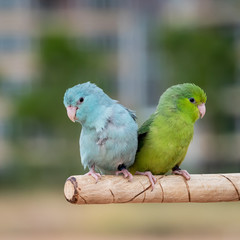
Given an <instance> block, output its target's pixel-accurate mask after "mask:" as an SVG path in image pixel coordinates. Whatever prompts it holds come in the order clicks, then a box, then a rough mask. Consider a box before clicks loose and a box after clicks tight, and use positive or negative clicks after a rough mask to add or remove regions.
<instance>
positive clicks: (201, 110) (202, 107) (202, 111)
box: [198, 103, 206, 118]
mask: <svg viewBox="0 0 240 240" xmlns="http://www.w3.org/2000/svg"><path fill="white" fill-rule="evenodd" d="M198 110H199V114H200V117H201V118H203V117H204V115H205V113H206V106H205V103H202V104H200V105H198Z"/></svg>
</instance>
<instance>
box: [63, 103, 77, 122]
mask: <svg viewBox="0 0 240 240" xmlns="http://www.w3.org/2000/svg"><path fill="white" fill-rule="evenodd" d="M66 109H67V115H68V117H69V119H70V120H71V121H73V122H75V120H76V111H77V109H78V107H72V106H68V107H66Z"/></svg>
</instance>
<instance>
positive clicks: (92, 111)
mask: <svg viewBox="0 0 240 240" xmlns="http://www.w3.org/2000/svg"><path fill="white" fill-rule="evenodd" d="M111 101H112V99H111V98H109V97H108V96H107V95H106V94H105V93H104V92H103V91H102V89H100V88H99V87H97V86H96V85H95V84H92V83H90V82H87V83H83V84H78V85H76V86H74V87H72V88H69V89H67V91H66V92H65V94H64V101H63V103H64V105H65V107H66V110H67V115H68V117H69V119H70V120H71V121H73V122H75V121H77V122H81V123H83V122H85V121H86V119H87V118H88V119H90V118H92V120H94V118H95V117H96V115H97V114H99V111H100V110H101V106H103V105H107V104H109V103H110V102H111Z"/></svg>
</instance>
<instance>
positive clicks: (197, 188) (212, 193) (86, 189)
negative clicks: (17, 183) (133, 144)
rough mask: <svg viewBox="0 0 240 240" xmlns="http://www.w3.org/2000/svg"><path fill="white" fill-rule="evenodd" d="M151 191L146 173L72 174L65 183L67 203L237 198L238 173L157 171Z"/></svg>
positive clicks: (208, 200) (168, 201)
mask: <svg viewBox="0 0 240 240" xmlns="http://www.w3.org/2000/svg"><path fill="white" fill-rule="evenodd" d="M155 177H156V178H157V183H156V185H155V189H154V190H153V191H151V186H150V184H149V180H148V178H147V177H146V176H134V178H133V180H132V182H128V180H127V179H124V178H123V176H111V175H109V176H102V178H101V179H100V180H99V182H98V183H96V182H95V180H94V179H93V177H91V176H71V177H69V178H68V179H67V181H66V183H65V186H64V194H65V197H66V199H67V201H69V202H70V203H75V204H106V203H173V202H175V203H177V202H178V203H180V202H223V201H224V202H230V201H240V173H232V174H202V175H200V174H192V175H191V180H189V181H186V180H185V179H184V178H183V177H181V176H177V175H169V176H162V175H157V176H155Z"/></svg>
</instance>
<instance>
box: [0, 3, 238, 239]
mask: <svg viewBox="0 0 240 240" xmlns="http://www.w3.org/2000/svg"><path fill="white" fill-rule="evenodd" d="M239 23H240V2H239V1H238V0H229V1H224V0H181V1H178V0H158V1H157V0H148V1H144V0H0V213H1V214H0V216H1V217H0V238H1V239H32V238H33V237H34V238H35V239H43V238H44V239H122V238H123V237H124V238H125V239H145V238H146V237H148V238H149V239H239V238H238V237H239V234H240V214H239V203H217V204H213V203H211V204H145V205H133V204H126V205H106V206H104V208H103V207H102V206H72V205H70V204H69V203H67V202H66V201H65V199H64V196H63V185H64V182H65V180H66V179H67V177H69V176H70V175H74V174H83V173H84V170H83V168H82V166H81V163H80V157H79V146H78V139H79V134H80V130H81V126H80V124H73V123H71V122H70V121H69V119H68V118H67V115H66V110H65V108H64V105H63V95H64V92H65V90H66V89H67V88H69V87H72V86H73V85H75V84H78V83H83V82H86V81H91V82H92V83H96V84H97V85H98V86H99V87H101V88H103V89H104V91H105V93H107V94H108V95H109V96H110V97H112V98H114V99H117V100H119V101H120V103H122V104H123V105H125V106H127V107H129V108H131V109H133V110H135V111H136V113H137V116H138V124H139V125H141V123H143V121H144V120H146V119H147V118H148V116H149V115H150V114H151V113H152V112H153V111H154V109H155V107H156V105H157V103H158V99H159V96H160V95H161V94H162V93H163V92H164V91H165V90H166V89H167V88H168V87H170V86H171V85H173V84H178V83H184V82H192V83H195V84H197V85H199V86H200V87H202V88H203V89H204V90H205V91H206V93H207V96H208V101H207V114H206V115H205V117H204V119H202V120H201V121H198V122H197V124H196V126H195V135H194V139H193V141H192V143H191V145H190V148H189V152H188V154H187V157H186V160H185V161H184V163H183V167H184V168H186V169H188V171H189V172H190V173H226V172H229V173H230V172H240V107H239V105H240V24H239Z"/></svg>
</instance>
